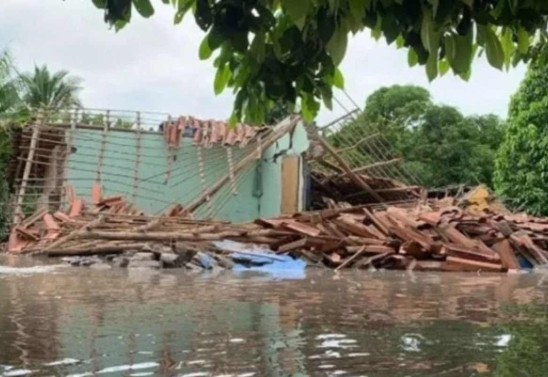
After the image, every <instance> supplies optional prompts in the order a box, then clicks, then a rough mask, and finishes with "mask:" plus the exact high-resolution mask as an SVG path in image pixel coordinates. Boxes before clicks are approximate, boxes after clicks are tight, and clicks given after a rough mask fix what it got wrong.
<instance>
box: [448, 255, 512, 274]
mask: <svg viewBox="0 0 548 377" xmlns="http://www.w3.org/2000/svg"><path fill="white" fill-rule="evenodd" d="M443 270H444V271H496V272H500V271H501V270H502V265H501V264H497V263H487V262H480V261H476V260H470V259H464V258H458V257H447V259H446V260H445V264H444V265H443Z"/></svg>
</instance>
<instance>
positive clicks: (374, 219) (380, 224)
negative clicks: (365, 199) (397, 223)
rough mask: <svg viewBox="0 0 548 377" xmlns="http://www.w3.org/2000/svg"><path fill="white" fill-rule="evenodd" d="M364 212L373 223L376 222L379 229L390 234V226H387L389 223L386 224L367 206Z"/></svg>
mask: <svg viewBox="0 0 548 377" xmlns="http://www.w3.org/2000/svg"><path fill="white" fill-rule="evenodd" d="M363 212H364V213H365V215H366V216H367V218H368V219H369V220H371V222H372V223H373V224H375V226H376V227H377V228H379V230H380V231H381V232H383V233H384V234H385V235H387V234H388V227H387V224H384V223H383V221H381V220H379V219H378V218H377V216H375V215H374V214H373V213H372V212H371V211H369V210H368V209H367V208H363Z"/></svg>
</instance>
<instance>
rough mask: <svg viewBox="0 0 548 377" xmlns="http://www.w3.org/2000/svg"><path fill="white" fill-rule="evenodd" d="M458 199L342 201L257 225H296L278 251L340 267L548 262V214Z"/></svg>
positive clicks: (470, 267)
mask: <svg viewBox="0 0 548 377" xmlns="http://www.w3.org/2000/svg"><path fill="white" fill-rule="evenodd" d="M455 204H457V203H454V201H453V202H451V200H449V199H445V200H441V201H430V202H428V204H425V203H423V204H417V205H415V206H410V207H407V208H402V207H396V206H385V207H384V208H378V209H368V208H367V206H349V207H344V206H343V207H341V208H332V209H326V210H323V211H316V212H309V213H301V214H297V215H295V216H293V217H281V218H276V219H265V220H258V221H257V223H258V224H259V225H260V226H261V227H263V228H264V229H272V230H279V231H287V230H290V231H292V233H293V234H292V235H291V236H279V237H276V241H273V242H272V243H270V247H271V248H272V249H273V250H275V251H278V252H282V253H290V254H292V255H295V256H298V257H302V258H305V259H308V260H310V261H312V262H314V263H315V264H317V265H321V266H327V267H331V268H335V269H341V268H351V267H352V268H370V267H374V268H387V269H408V270H443V271H496V272H502V271H515V270H519V269H521V268H524V267H538V266H542V265H545V264H546V263H548V251H547V250H548V218H536V217H530V216H526V215H523V214H509V213H507V214H502V213H499V212H493V211H490V210H489V209H486V210H485V211H484V212H482V213H479V214H478V213H477V211H469V210H467V209H463V208H460V207H458V206H456V205H455Z"/></svg>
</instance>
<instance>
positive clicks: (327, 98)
mask: <svg viewBox="0 0 548 377" xmlns="http://www.w3.org/2000/svg"><path fill="white" fill-rule="evenodd" d="M320 91H321V93H322V100H323V104H324V105H325V107H327V108H328V109H329V110H333V92H332V91H331V88H330V87H328V86H322V87H320Z"/></svg>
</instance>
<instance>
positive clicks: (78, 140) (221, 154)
mask: <svg viewBox="0 0 548 377" xmlns="http://www.w3.org/2000/svg"><path fill="white" fill-rule="evenodd" d="M67 140H68V142H69V144H70V146H71V147H73V151H74V152H73V153H71V155H70V156H69V159H68V169H67V171H66V175H67V178H68V181H69V182H70V184H72V185H73V187H74V188H75V191H76V193H77V195H78V196H80V197H83V198H85V199H87V201H88V202H89V200H90V195H91V187H92V185H93V182H94V181H95V180H96V178H97V177H99V178H100V180H101V182H102V183H103V192H104V196H114V195H122V196H124V197H125V198H127V199H128V200H130V201H131V202H133V203H135V205H136V206H137V207H138V208H139V209H141V210H143V211H144V212H146V213H149V214H157V213H161V212H163V211H165V210H166V209H167V208H168V207H170V205H171V204H173V203H183V204H184V203H189V202H190V201H191V200H192V199H194V198H196V197H198V196H199V195H200V194H201V193H202V192H203V191H204V187H211V186H212V185H213V184H214V183H215V182H216V181H218V180H219V179H220V178H221V177H222V176H224V175H225V174H227V172H228V170H229V163H228V155H227V148H225V147H223V146H214V147H212V148H201V153H202V159H203V165H204V174H203V176H202V175H201V174H200V169H199V162H198V161H199V160H198V156H197V155H198V149H199V148H196V147H194V146H192V141H191V140H189V139H183V144H182V146H181V147H180V148H178V149H177V150H175V151H173V152H170V151H168V149H167V148H166V144H165V141H164V139H163V135H162V134H159V133H157V134H155V133H149V132H146V133H145V132H143V133H141V134H139V133H137V132H128V131H122V130H109V131H108V132H107V134H106V135H105V137H103V132H102V131H101V130H93V129H74V130H67ZM251 148H254V147H247V148H246V149H240V148H239V147H235V148H232V154H233V156H232V157H233V161H238V160H240V159H241V158H243V156H244V155H246V154H247V153H249V151H250V150H251ZM307 148H308V140H307V137H306V132H305V130H304V127H303V126H302V125H298V126H297V127H296V128H295V130H294V132H293V134H292V135H286V136H284V137H283V138H281V139H280V140H279V141H278V142H277V143H276V144H275V145H273V146H271V147H270V148H268V149H267V150H266V151H265V152H264V154H263V158H262V160H260V161H257V163H256V164H254V165H253V166H251V167H249V168H247V169H245V170H244V171H243V172H241V174H239V175H238V176H237V177H236V179H235V182H234V184H233V185H227V186H226V187H225V188H223V189H222V190H221V191H220V192H219V193H217V195H216V196H215V197H214V198H213V199H212V201H211V202H210V203H211V204H210V205H204V206H203V207H202V208H200V210H199V211H197V213H196V215H197V217H199V218H207V217H214V218H217V219H223V220H229V221H233V222H245V221H250V220H253V219H255V218H257V217H266V216H275V215H277V214H279V213H280V205H281V179H280V178H281V161H282V158H281V157H280V158H278V159H276V160H274V156H275V155H277V154H279V153H280V152H284V153H285V154H286V155H291V154H298V155H300V154H301V153H302V152H304V151H305V150H306V149H307ZM101 151H103V152H101ZM101 156H102V157H101ZM98 171H100V172H101V174H100V175H98ZM301 171H302V169H301ZM301 181H303V180H301ZM235 193H236V194H235ZM301 206H302V203H301Z"/></svg>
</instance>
